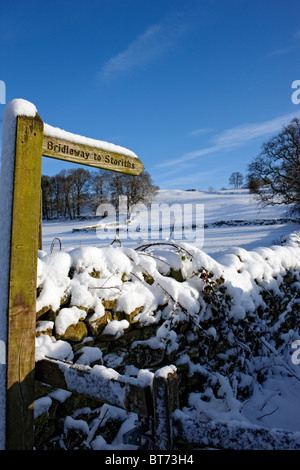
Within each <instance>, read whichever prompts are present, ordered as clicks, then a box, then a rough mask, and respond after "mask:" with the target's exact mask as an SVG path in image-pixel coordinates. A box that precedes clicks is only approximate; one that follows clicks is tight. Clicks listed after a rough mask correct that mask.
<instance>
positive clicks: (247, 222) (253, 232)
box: [43, 189, 300, 261]
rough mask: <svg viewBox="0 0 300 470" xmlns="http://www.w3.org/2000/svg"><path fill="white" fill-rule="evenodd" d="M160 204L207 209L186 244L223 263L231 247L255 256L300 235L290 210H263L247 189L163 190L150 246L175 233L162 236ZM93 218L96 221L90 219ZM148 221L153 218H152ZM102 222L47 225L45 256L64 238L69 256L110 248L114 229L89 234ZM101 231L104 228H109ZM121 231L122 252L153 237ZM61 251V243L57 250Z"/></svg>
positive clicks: (154, 211) (187, 220) (166, 230)
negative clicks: (74, 251)
mask: <svg viewBox="0 0 300 470" xmlns="http://www.w3.org/2000/svg"><path fill="white" fill-rule="evenodd" d="M157 204H158V205H159V207H161V206H162V205H163V204H167V205H168V207H172V205H174V204H175V205H176V204H180V205H182V206H183V205H190V207H195V206H196V204H198V205H203V209H204V219H203V220H200V221H199V220H196V223H197V224H198V227H197V229H196V232H195V229H194V230H190V231H188V230H186V231H185V233H184V235H185V236H186V240H184V241H186V242H188V243H190V244H193V245H194V246H195V247H197V248H199V249H202V250H203V251H204V252H205V253H207V254H209V255H211V256H212V257H213V258H214V259H216V260H218V261H219V260H221V258H222V255H224V254H225V253H226V252H227V251H229V252H230V249H231V248H232V247H242V248H244V249H246V250H253V249H254V248H257V247H263V246H270V245H272V244H277V243H279V242H280V240H281V238H282V237H284V236H286V235H288V234H290V233H292V232H294V231H298V230H299V228H300V227H299V223H293V222H290V221H285V219H286V218H289V214H288V207H284V206H283V207H281V206H276V207H265V208H262V207H260V206H259V205H258V204H257V202H256V201H255V199H254V197H253V196H252V195H251V194H249V192H248V190H245V189H238V190H223V191H216V192H200V191H195V192H194V191H180V190H160V191H159V192H158V195H157V196H156V198H155V200H154V201H153V203H152V210H151V213H152V219H153V220H152V223H151V229H152V232H151V237H152V238H151V241H158V240H159V239H162V238H166V237H167V236H168V235H169V234H170V231H171V230H172V227H170V223H168V224H167V225H165V226H164V228H163V230H164V232H163V234H162V232H159V231H158V230H157V224H158V220H159V219H158V214H157V210H158V209H157V207H155V205H157ZM186 207H187V206H185V208H186ZM186 214H187V215H186V216H185V218H184V220H183V223H185V224H186V225H187V226H191V223H195V217H194V218H193V217H192V215H190V217H189V213H188V210H187V209H186ZM89 215H90V216H91V214H89ZM144 215H145V214H144ZM148 215H149V212H148V213H147V217H148ZM143 220H145V219H143ZM242 221H244V223H243V222H242ZM100 222H101V218H100V217H98V218H96V217H94V218H88V219H83V220H80V221H78V220H75V221H68V220H66V221H58V220H54V221H43V250H45V251H49V250H50V246H51V243H52V241H53V239H54V238H59V239H60V240H61V243H62V248H63V249H66V250H69V249H71V248H78V247H79V246H82V245H91V246H97V247H102V246H108V245H109V244H110V243H111V242H112V241H113V240H114V237H115V234H116V230H115V228H116V227H115V226H114V227H113V228H111V232H110V233H109V235H107V236H106V237H105V238H104V237H103V238H102V239H101V238H99V237H98V236H97V231H96V230H95V229H94V228H92V229H90V230H89V229H87V230H86V231H85V230H84V229H85V228H87V227H95V226H96V225H97V224H99V223H100ZM181 222H182V221H181V220H180V219H179V218H178V217H177V220H176V222H175V223H178V224H181ZM201 222H204V226H205V228H204V231H202V230H201V228H200V225H201ZM101 223H102V222H101ZM227 224H228V225H227ZM102 225H103V226H104V223H103V224H102ZM111 225H112V224H111ZM144 225H145V224H144ZM142 226H143V224H142ZM149 226H150V224H149ZM122 228H124V226H123V225H122V226H121V227H120V232H119V238H120V240H121V243H122V246H130V247H135V246H137V245H138V242H139V240H148V236H149V235H148V233H144V232H143V231H142V232H143V233H140V234H139V236H137V233H136V232H135V233H134V236H130V235H129V236H127V234H126V232H125V231H124V230H123V231H122ZM74 230H76V231H74ZM100 233H101V232H100ZM163 235H165V236H163ZM174 235H175V237H177V238H176V239H177V240H179V239H180V237H181V231H180V230H177V231H175V232H174V233H173V236H174ZM202 235H203V236H202ZM102 236H103V235H102ZM159 237H161V238H159ZM58 246H59V244H58V243H57V244H56V245H55V247H56V248H57V247H58Z"/></svg>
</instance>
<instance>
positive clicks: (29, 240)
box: [6, 115, 43, 450]
mask: <svg viewBox="0 0 300 470" xmlns="http://www.w3.org/2000/svg"><path fill="white" fill-rule="evenodd" d="M42 144H43V122H42V120H41V119H40V117H39V116H38V115H36V117H34V118H31V117H27V116H18V118H17V131H16V145H15V166H14V182H13V183H14V189H13V201H12V224H11V254H10V274H9V300H8V302H9V305H8V332H7V392H6V393H7V395H6V449H8V450H9V449H14V450H18V449H20V450H21V449H23V450H26V449H32V448H33V430H34V426H33V424H34V415H33V401H34V368H35V328H36V308H35V306H36V277H37V252H38V240H39V217H40V188H41V185H40V184H41V165H42Z"/></svg>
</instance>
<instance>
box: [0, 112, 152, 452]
mask: <svg viewBox="0 0 300 470" xmlns="http://www.w3.org/2000/svg"><path fill="white" fill-rule="evenodd" d="M45 127H46V128H47V127H48V128H49V126H46V125H45ZM48 134H49V132H48ZM77 137H78V136H77ZM112 148H114V147H112ZM124 150H125V149H124ZM43 155H44V156H47V157H50V158H57V159H61V160H65V161H68V162H73V163H80V164H84V165H88V166H92V167H95V168H103V169H108V170H111V171H118V172H121V173H126V174H132V175H138V174H140V173H141V172H142V171H143V169H144V167H143V165H142V163H141V162H140V160H139V159H138V158H135V157H134V156H131V155H130V152H128V153H126V152H125V154H122V153H118V152H115V151H110V150H109V149H108V150H107V149H106V148H105V146H104V148H101V142H100V141H99V145H96V146H90V145H85V144H82V143H80V139H79V142H77V141H76V136H74V139H72V140H66V139H59V138H57V137H55V136H54V137H53V136H51V135H46V134H45V133H44V123H43V121H42V120H41V118H40V117H39V116H38V114H36V116H34V117H30V116H22V115H19V116H17V118H16V137H15V160H14V175H13V199H12V208H11V221H6V223H8V224H11V237H10V240H11V242H10V266H9V279H8V290H9V292H8V305H7V306H6V309H7V316H8V321H7V344H6V351H7V353H6V354H7V361H6V423H5V449H8V450H9V449H12V450H18V449H19V450H21V449H24V450H26V449H32V448H33V437H34V433H33V429H34V410H33V402H34V377H35V329H36V281H37V252H38V245H39V230H40V228H39V225H40V224H39V222H40V198H41V190H40V188H41V166H42V156H43ZM1 308H3V309H4V308H5V306H3V305H1Z"/></svg>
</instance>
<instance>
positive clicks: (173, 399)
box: [153, 366, 179, 450]
mask: <svg viewBox="0 0 300 470" xmlns="http://www.w3.org/2000/svg"><path fill="white" fill-rule="evenodd" d="M167 369H169V370H167ZM153 401H154V403H153V407H154V448H155V449H159V450H171V449H172V448H173V432H172V413H173V411H174V410H175V409H176V408H179V394H178V377H177V373H176V372H175V371H173V370H172V369H171V368H170V367H168V366H167V367H164V368H162V369H159V370H158V371H157V372H156V373H155V374H154V379H153Z"/></svg>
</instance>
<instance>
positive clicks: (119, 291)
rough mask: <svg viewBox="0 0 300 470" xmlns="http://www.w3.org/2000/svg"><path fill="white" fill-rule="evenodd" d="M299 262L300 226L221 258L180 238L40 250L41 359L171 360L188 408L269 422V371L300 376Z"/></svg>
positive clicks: (151, 365)
mask: <svg viewBox="0 0 300 470" xmlns="http://www.w3.org/2000/svg"><path fill="white" fill-rule="evenodd" d="M299 269H300V239H299V236H297V235H296V234H295V235H292V236H291V237H290V238H289V239H287V240H286V241H285V242H284V243H283V244H282V245H278V246H273V247H270V248H261V249H257V250H255V251H252V252H247V251H246V250H244V249H241V248H237V249H234V250H232V251H231V253H230V254H226V255H225V256H224V258H223V262H222V264H221V263H218V262H216V261H215V260H214V259H213V258H211V257H210V256H208V255H206V254H205V253H204V252H202V251H200V250H197V249H195V248H194V247H191V246H189V245H187V244H180V245H178V244H175V243H172V242H165V244H164V242H161V243H159V244H155V243H154V244H149V245H144V246H140V247H139V248H138V249H136V250H133V249H131V248H123V247H120V246H118V247H115V246H109V247H107V248H96V247H82V248H78V249H74V250H71V251H69V252H63V251H56V252H55V253H52V254H47V253H45V252H42V251H41V252H39V259H38V289H37V338H36V360H37V361H38V360H40V359H42V358H43V357H45V356H50V357H56V358H60V359H64V360H69V361H73V362H76V363H78V364H84V365H89V366H91V367H93V366H94V365H98V364H101V365H104V366H106V367H108V368H112V369H115V370H116V371H118V372H120V373H122V374H124V375H128V376H131V377H135V376H137V375H138V374H139V373H140V371H141V370H147V371H149V373H154V372H155V371H156V370H157V369H158V368H162V367H164V366H166V365H173V366H175V367H176V369H177V372H178V376H179V388H180V400H181V408H182V409H183V410H185V413H186V415H187V416H188V415H189V413H200V415H201V416H207V417H208V418H218V419H223V420H225V421H228V420H232V419H234V420H238V421H243V422H244V421H247V422H249V423H257V424H264V421H262V422H260V421H258V418H259V417H258V416H256V415H255V409H256V407H257V406H258V403H259V400H262V401H263V400H264V397H265V396H264V393H262V395H261V396H259V393H258V391H259V390H262V389H263V386H264V385H263V384H265V383H267V382H266V381H268V380H270V378H271V376H274V377H275V376H278V377H279V376H280V377H281V378H282V377H285V378H287V377H292V379H293V378H295V377H296V376H297V369H296V368H295V367H294V366H293V363H292V362H291V360H290V358H291V347H292V343H293V341H295V340H297V339H299V312H300V298H299V291H300V290H299V286H300V283H299V282H300V276H299V272H300V270H299ZM276 374H277V375H276ZM295 380H296V379H295ZM298 383H299V382H298ZM254 397H255V398H254ZM253 400H254V401H253ZM249 403H252V408H251V406H250V405H249ZM246 404H247V405H246ZM284 412H285V413H286V410H282V413H281V411H280V410H279V412H278V413H277V416H279V422H280V419H281V416H282V415H284ZM266 416H267V413H266ZM266 425H268V421H266Z"/></svg>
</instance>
